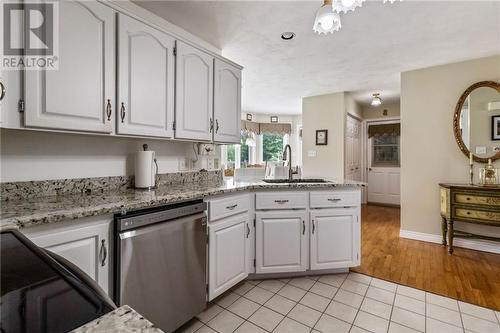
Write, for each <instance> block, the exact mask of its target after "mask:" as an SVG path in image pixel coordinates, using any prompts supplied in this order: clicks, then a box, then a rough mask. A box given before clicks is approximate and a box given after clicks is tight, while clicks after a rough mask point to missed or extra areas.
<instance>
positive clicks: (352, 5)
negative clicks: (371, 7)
mask: <svg viewBox="0 0 500 333" xmlns="http://www.w3.org/2000/svg"><path fill="white" fill-rule="evenodd" d="M323 1H324V2H323V6H321V7H320V8H319V9H318V11H317V12H316V19H315V20H314V25H313V31H314V32H316V33H318V34H320V35H321V34H325V35H326V34H328V33H333V32H334V31H339V30H340V28H341V27H342V25H341V24H340V15H339V14H345V13H347V12H350V11H354V10H355V9H356V8H358V7H361V6H362V5H363V2H365V1H366V0H323ZM396 1H398V0H383V2H384V3H386V2H390V3H394V2H396ZM399 1H403V0H399ZM281 38H283V37H281ZM283 39H284V38H283Z"/></svg>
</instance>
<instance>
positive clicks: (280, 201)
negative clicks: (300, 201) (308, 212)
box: [274, 200, 288, 205]
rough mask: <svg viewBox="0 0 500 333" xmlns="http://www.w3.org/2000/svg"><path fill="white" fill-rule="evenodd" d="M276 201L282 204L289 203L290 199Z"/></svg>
mask: <svg viewBox="0 0 500 333" xmlns="http://www.w3.org/2000/svg"><path fill="white" fill-rule="evenodd" d="M274 202H276V203H277V204H280V205H282V204H285V203H287V202H288V200H274Z"/></svg>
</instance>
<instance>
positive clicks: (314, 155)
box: [307, 150, 316, 157]
mask: <svg viewBox="0 0 500 333" xmlns="http://www.w3.org/2000/svg"><path fill="white" fill-rule="evenodd" d="M307 156H308V157H316V150H308V151H307Z"/></svg>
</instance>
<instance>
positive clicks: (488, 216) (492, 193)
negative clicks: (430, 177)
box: [439, 184, 500, 254]
mask: <svg viewBox="0 0 500 333" xmlns="http://www.w3.org/2000/svg"><path fill="white" fill-rule="evenodd" d="M439 186H440V187H441V189H440V195H441V217H442V223H441V231H442V234H443V245H445V246H446V236H448V252H449V253H450V254H452V253H453V238H454V237H461V238H477V239H486V240H491V241H500V238H498V237H489V236H483V235H475V234H471V233H467V232H463V231H459V230H455V229H454V227H453V223H454V222H465V223H474V224H483V225H491V226H497V227H500V186H495V187H485V186H479V185H465V184H439Z"/></svg>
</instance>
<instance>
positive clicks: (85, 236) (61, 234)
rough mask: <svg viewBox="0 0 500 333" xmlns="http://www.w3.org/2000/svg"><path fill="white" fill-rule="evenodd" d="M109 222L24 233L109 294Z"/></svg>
mask: <svg viewBox="0 0 500 333" xmlns="http://www.w3.org/2000/svg"><path fill="white" fill-rule="evenodd" d="M110 226H111V223H110V222H108V221H106V222H105V223H102V224H97V225H92V226H88V227H81V228H76V229H75V228H70V229H67V230H65V229H61V230H56V231H53V232H50V233H41V234H37V233H33V234H30V233H27V237H28V238H29V239H30V240H31V241H33V243H35V244H36V245H38V246H40V247H43V248H45V249H47V250H49V251H52V252H54V253H56V254H58V255H60V256H61V257H63V258H65V259H67V260H69V261H70V262H72V263H73V264H75V265H76V266H77V267H78V268H80V269H81V270H82V271H84V272H85V273H87V275H88V276H90V277H91V278H92V279H94V280H95V281H96V282H97V283H98V284H99V286H100V287H101V288H102V289H103V290H104V291H105V292H106V293H108V294H109V291H110V289H111V288H110V287H111V285H110V280H109V274H110V272H111V270H110V268H109V258H110V255H111V248H110V246H109V244H110V243H109V233H110Z"/></svg>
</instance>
